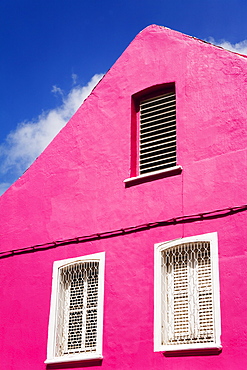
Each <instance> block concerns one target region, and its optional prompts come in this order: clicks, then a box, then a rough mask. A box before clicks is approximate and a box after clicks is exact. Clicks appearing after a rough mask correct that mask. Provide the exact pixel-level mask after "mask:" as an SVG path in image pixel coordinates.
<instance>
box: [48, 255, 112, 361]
mask: <svg viewBox="0 0 247 370" xmlns="http://www.w3.org/2000/svg"><path fill="white" fill-rule="evenodd" d="M86 262H98V263H99V274H98V310H97V339H96V350H95V351H94V352H84V353H73V354H64V355H62V356H59V357H57V356H56V355H55V347H56V341H55V337H56V331H57V312H58V298H59V278H60V269H61V268H63V267H65V266H68V265H73V264H76V263H86ZM104 269H105V252H100V253H95V254H90V255H87V256H81V257H76V258H69V259H65V260H60V261H55V262H54V264H53V276H52V293H51V305H50V318H49V327H48V343H47V360H46V361H45V363H46V364H52V363H61V362H73V361H82V360H93V359H102V358H103V354H102V345H103V304H104V302H103V300H104Z"/></svg>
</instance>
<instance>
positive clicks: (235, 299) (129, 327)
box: [0, 26, 247, 370]
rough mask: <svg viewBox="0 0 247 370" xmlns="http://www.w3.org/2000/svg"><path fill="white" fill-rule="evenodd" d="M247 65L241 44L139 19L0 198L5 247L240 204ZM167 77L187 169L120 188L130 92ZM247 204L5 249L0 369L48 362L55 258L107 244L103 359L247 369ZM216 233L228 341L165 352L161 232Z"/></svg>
mask: <svg viewBox="0 0 247 370" xmlns="http://www.w3.org/2000/svg"><path fill="white" fill-rule="evenodd" d="M246 72H247V59H246V58H245V57H243V56H240V55H237V54H234V53H231V52H227V51H224V50H222V49H220V48H218V47H214V46H212V45H210V44H206V43H204V42H202V41H199V40H196V39H193V38H191V37H188V36H186V35H183V34H180V33H178V32H175V31H172V30H169V29H165V28H163V27H159V26H150V27H148V28H146V29H145V30H143V31H142V32H141V33H140V34H138V35H137V37H136V38H135V39H134V41H133V42H132V43H131V44H130V46H129V47H128V48H127V49H126V51H125V52H124V53H123V54H122V56H121V57H120V58H119V59H118V61H117V62H116V63H115V64H114V66H113V67H112V68H111V69H110V71H109V72H108V73H107V74H106V76H105V77H104V78H103V80H102V81H101V82H100V83H99V84H98V86H97V87H96V88H95V89H94V91H93V92H92V94H91V95H90V97H89V98H88V99H87V100H86V101H85V103H84V104H83V105H82V106H81V108H80V109H79V110H78V111H77V113H76V114H75V115H74V116H73V117H72V119H71V120H70V121H69V122H68V124H67V125H66V127H65V128H64V129H63V130H62V131H61V132H60V134H59V135H58V136H57V137H56V138H55V139H54V140H53V142H52V143H51V144H50V145H49V146H48V148H47V149H46V150H45V151H44V152H43V153H42V155H41V156H40V157H39V158H38V159H37V160H36V161H35V163H34V164H33V165H32V166H31V167H30V168H29V170H28V171H27V172H25V174H24V175H23V176H22V177H21V178H20V179H19V180H18V181H17V182H16V183H15V184H14V185H12V186H11V188H10V189H9V190H8V191H7V192H6V193H5V194H4V195H3V196H2V197H1V198H0V219H1V222H0V235H1V243H0V250H1V251H7V250H12V249H18V248H24V247H28V246H32V245H36V244H41V243H48V242H52V241H55V240H62V239H67V238H74V237H77V236H82V235H89V234H93V233H97V232H102V231H108V230H113V229H120V228H125V227H128V226H134V225H139V224H143V223H148V222H155V221H160V220H166V219H169V218H172V217H177V216H182V215H189V214H195V213H203V212H207V211H213V210H217V209H221V208H225V207H229V206H241V205H243V204H245V203H246V178H247V176H246V175H247V174H246V157H247V151H246V147H247V145H246V144H247V136H246V134H245V126H246V119H247V111H246V96H247V84H246ZM170 82H175V84H176V96H177V140H178V147H177V153H178V164H179V165H181V166H182V167H183V170H182V172H181V173H180V174H177V175H174V176H170V177H166V178H162V179H157V180H155V181H147V182H145V183H142V184H139V185H136V186H131V187H125V186H124V183H123V180H124V179H126V178H128V177H129V176H130V164H131V158H130V154H131V96H132V95H133V94H135V93H137V92H138V91H141V90H143V89H146V88H148V87H150V86H152V85H157V84H164V83H170ZM246 214H247V212H240V213H237V214H234V215H230V216H228V217H223V218H216V219H210V220H204V221H203V220H202V221H198V222H194V223H187V224H178V225H172V226H168V227H160V228H156V229H152V230H146V231H143V232H138V233H133V234H130V235H125V236H119V237H114V238H109V239H105V240H95V241H91V242H87V243H83V244H73V245H66V246H62V247H59V248H55V249H50V250H44V251H39V252H33V253H28V254H21V255H14V256H12V257H8V258H4V259H0V264H1V269H0V291H1V304H0V317H1V319H0V363H1V366H0V367H1V369H6V370H34V369H35V370H41V369H46V365H45V364H44V360H45V359H46V344H47V330H48V317H49V305H50V294H51V275H52V264H53V262H54V261H55V260H60V259H64V258H70V257H76V256H81V255H87V254H91V253H96V252H101V251H105V252H106V276H105V311H104V347H103V355H104V359H103V362H102V364H101V365H100V366H99V365H98V366H97V365H96V366H94V367H95V368H101V369H102V370H104V369H118V370H123V369H124V370H126V369H135V370H151V369H152V370H156V369H157V370H158V369H231V370H232V369H239V370H240V369H246V368H247V355H246V344H247V323H246V310H247V283H246V282H247V269H246V251H247V232H246ZM214 231H217V232H218V238H219V257H220V266H219V267H220V288H221V292H220V298H221V315H222V346H223V349H222V353H220V354H218V355H209V356H203V355H198V356H195V355H193V356H180V357H179V356H175V357H165V356H164V355H163V354H162V353H159V352H154V351H153V265H154V262H153V248H154V247H153V246H154V243H158V242H162V241H168V240H172V239H176V238H180V237H182V236H192V235H199V234H204V233H207V232H214ZM83 366H85V365H83V364H81V365H79V366H78V368H79V369H80V368H83ZM57 368H58V369H59V368H61V366H57ZM68 368H72V367H68Z"/></svg>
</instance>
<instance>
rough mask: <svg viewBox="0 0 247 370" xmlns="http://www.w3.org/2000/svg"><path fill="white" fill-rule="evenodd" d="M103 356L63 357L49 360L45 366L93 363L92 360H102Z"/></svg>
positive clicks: (95, 354)
mask: <svg viewBox="0 0 247 370" xmlns="http://www.w3.org/2000/svg"><path fill="white" fill-rule="evenodd" d="M102 359H103V356H102V355H99V354H97V353H94V354H92V353H90V354H88V355H86V354H85V355H83V356H73V355H72V356H62V357H54V358H52V359H47V360H46V361H45V364H47V365H50V364H62V363H72V362H82V361H83V362H84V361H91V360H102Z"/></svg>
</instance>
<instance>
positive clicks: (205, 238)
mask: <svg viewBox="0 0 247 370" xmlns="http://www.w3.org/2000/svg"><path fill="white" fill-rule="evenodd" d="M154 335H155V337H154V342H155V351H172V350H177V351H178V350H190V349H202V348H221V346H220V310H219V278H218V247H217V233H211V234H204V235H200V236H196V237H191V238H183V239H179V240H175V241H171V242H167V243H161V244H157V245H155V332H154Z"/></svg>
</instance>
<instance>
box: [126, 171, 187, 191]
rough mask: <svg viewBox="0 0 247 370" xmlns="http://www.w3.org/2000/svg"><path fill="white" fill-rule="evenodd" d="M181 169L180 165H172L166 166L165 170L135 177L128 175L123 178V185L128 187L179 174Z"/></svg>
mask: <svg viewBox="0 0 247 370" xmlns="http://www.w3.org/2000/svg"><path fill="white" fill-rule="evenodd" d="M182 169H183V168H182V166H174V167H171V168H167V169H165V170H160V171H154V172H150V173H147V174H144V175H139V176H136V177H129V178H128V179H125V180H124V181H123V182H124V184H125V187H130V186H133V185H138V184H142V183H144V182H148V181H153V180H157V179H162V178H164V177H170V176H174V175H179V174H180V173H181V172H182Z"/></svg>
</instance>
